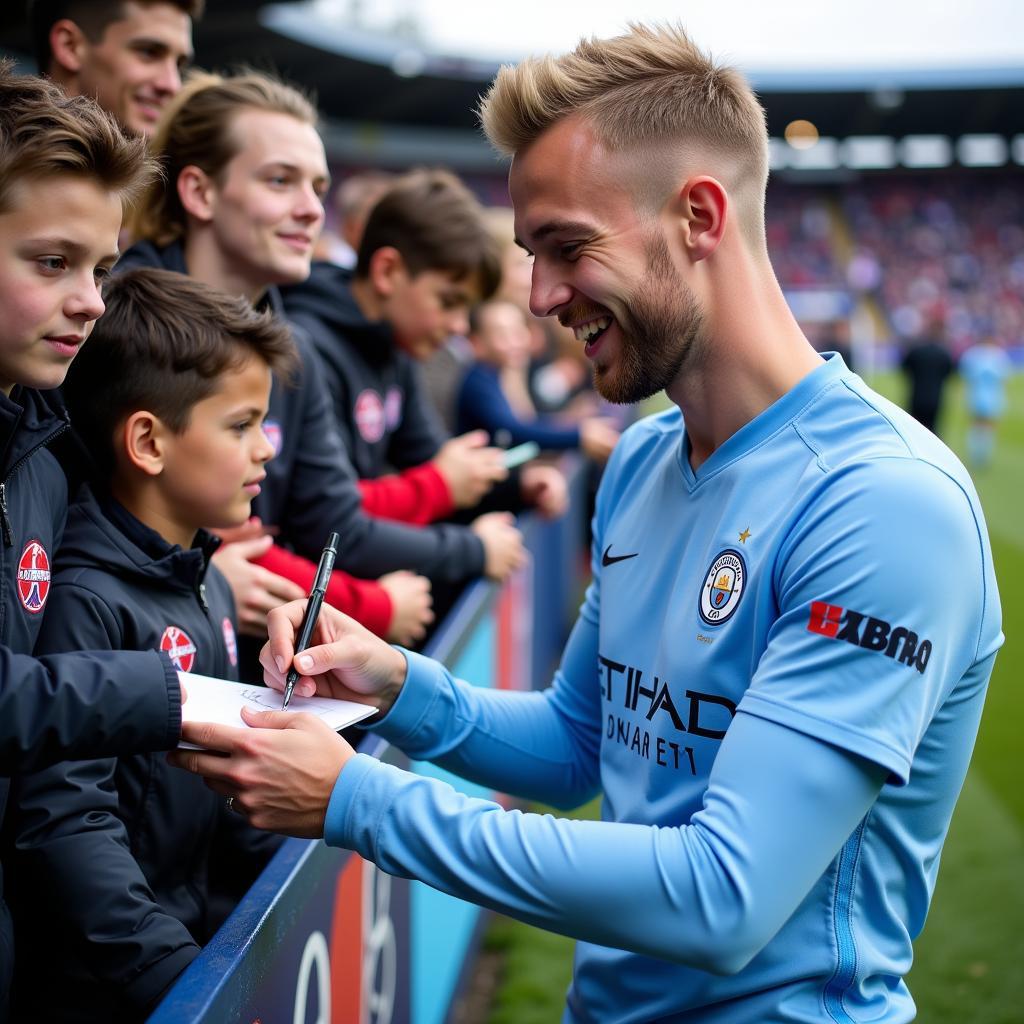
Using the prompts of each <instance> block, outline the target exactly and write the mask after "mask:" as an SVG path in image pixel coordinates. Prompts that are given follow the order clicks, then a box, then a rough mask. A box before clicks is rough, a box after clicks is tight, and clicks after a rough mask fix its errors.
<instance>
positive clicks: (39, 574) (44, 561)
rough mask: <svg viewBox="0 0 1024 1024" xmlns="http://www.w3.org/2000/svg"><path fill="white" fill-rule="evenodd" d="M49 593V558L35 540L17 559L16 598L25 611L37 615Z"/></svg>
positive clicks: (26, 546)
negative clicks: (19, 600)
mask: <svg viewBox="0 0 1024 1024" xmlns="http://www.w3.org/2000/svg"><path fill="white" fill-rule="evenodd" d="M49 593H50V557H49V555H47V553H46V549H45V548H44V547H43V545H42V544H40V543H39V541H37V540H30V541H29V542H28V543H27V544H26V545H25V550H24V551H22V553H21V558H19V559H18V597H19V598H20V599H21V603H22V606H23V607H24V608H25V610H26V611H29V612H31V613H32V614H33V615H38V614H39V613H40V612H41V611H42V610H43V606H44V605H45V604H46V595H47V594H49Z"/></svg>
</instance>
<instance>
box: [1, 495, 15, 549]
mask: <svg viewBox="0 0 1024 1024" xmlns="http://www.w3.org/2000/svg"><path fill="white" fill-rule="evenodd" d="M0 524H2V525H3V533H4V547H6V548H9V547H10V546H11V545H12V544H13V543H14V531H13V530H12V529H11V517H10V516H9V515H8V514H7V481H6V480H4V481H3V482H2V483H0Z"/></svg>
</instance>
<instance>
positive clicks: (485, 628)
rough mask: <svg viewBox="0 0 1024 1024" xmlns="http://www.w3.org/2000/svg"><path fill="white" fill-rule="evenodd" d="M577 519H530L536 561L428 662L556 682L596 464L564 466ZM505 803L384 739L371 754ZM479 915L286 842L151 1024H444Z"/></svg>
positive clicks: (512, 681) (345, 854)
mask: <svg viewBox="0 0 1024 1024" xmlns="http://www.w3.org/2000/svg"><path fill="white" fill-rule="evenodd" d="M562 465H563V468H564V469H566V471H567V475H568V476H569V479H570V491H571V502H570V510H569V513H568V514H567V515H566V516H565V517H563V518H562V519H560V520H558V521H557V522H544V521H541V520H539V519H537V518H536V517H533V516H527V517H524V518H523V520H522V523H521V525H522V529H523V533H524V537H525V540H526V546H527V548H528V550H529V551H530V555H531V558H530V562H529V565H528V566H527V567H526V568H525V569H524V570H523V571H521V572H519V573H517V574H516V575H515V577H513V578H512V579H511V580H509V581H508V582H507V583H506V584H505V585H504V586H502V587H500V588H499V587H497V586H495V585H493V584H490V583H487V582H485V581H478V582H476V583H474V584H473V585H471V586H470V587H468V588H467V589H466V591H465V592H464V593H463V594H462V595H461V596H460V598H459V600H458V601H457V602H456V604H455V605H454V606H453V608H452V610H451V611H450V613H449V614H448V615H447V616H446V618H445V620H444V621H443V622H442V623H441V625H440V626H439V628H438V629H437V630H436V631H435V633H434V635H433V637H432V639H431V641H430V643H429V644H428V645H427V647H426V649H425V653H427V654H429V655H431V656H432V657H434V658H437V659H438V660H439V661H442V662H443V663H444V664H445V665H447V666H448V667H449V669H451V670H452V672H453V673H454V674H455V675H457V676H459V677H461V678H464V679H468V680H471V681H472V682H473V683H475V684H477V685H481V686H491V687H496V688H500V689H529V688H530V687H532V686H534V685H538V686H544V685H546V683H547V681H548V680H549V678H550V675H551V671H552V669H553V668H554V666H555V664H556V662H557V658H558V656H559V654H560V652H561V649H562V645H563V644H564V642H565V637H566V635H567V632H568V628H569V626H570V625H571V622H572V619H573V618H574V616H575V611H576V606H577V603H578V598H579V590H580V580H581V566H582V564H583V561H582V560H583V557H584V551H583V549H584V545H585V511H584V510H585V503H586V501H587V473H586V467H585V466H584V465H581V464H580V463H579V462H578V461H576V460H574V459H573V458H572V457H566V458H565V460H564V461H563V464H562ZM360 749H361V750H363V751H365V752H369V753H371V754H374V755H375V756H377V757H380V758H381V760H384V761H386V762H388V763H391V764H396V765H399V766H401V767H403V768H411V770H413V771H415V772H418V773H420V774H424V775H430V776H433V777H436V778H443V779H446V780H448V781H449V782H451V783H452V784H453V785H454V786H455V787H456V788H457V789H459V790H461V791H462V792H464V793H467V794H470V795H474V796H486V797H489V798H495V794H493V793H490V792H488V791H485V790H483V789H481V788H480V787H478V786H474V785H472V784H470V783H468V782H465V781H464V780H461V779H458V778H456V777H455V776H453V775H450V774H449V773H447V772H444V771H442V770H440V769H438V768H435V767H433V766H432V765H428V764H424V763H419V762H416V763H410V762H409V760H408V759H407V758H405V757H404V755H402V754H401V753H400V752H399V751H397V750H395V749H394V748H392V747H389V746H388V744H386V743H385V742H384V741H382V740H380V739H378V738H376V737H372V736H371V737H369V739H368V742H366V743H364V745H363V746H362V747H361V748H360ZM481 925H482V917H481V911H480V910H479V909H478V908H477V907H475V906H473V905H471V904H468V903H465V902H463V901H462V900H458V899H455V898H453V897H451V896H447V895H445V894H444V893H440V892H437V891H436V890H434V889H431V888H429V887H428V886H425V885H423V884H422V883H419V882H410V881H408V880H406V879H401V878H394V877H392V876H390V875H387V874H385V873H384V872H382V871H380V870H378V869H377V868H376V867H375V866H374V865H373V864H371V863H369V862H367V861H364V860H363V859H362V858H360V857H358V856H356V855H355V854H353V853H350V852H349V851H347V850H338V849H332V848H329V847H327V846H325V845H324V843H323V842H322V841H316V842H312V841H308V840H300V839H288V840H286V841H285V842H284V844H283V845H282V847H281V848H280V849H279V850H278V852H277V853H276V855H275V856H274V858H273V859H272V860H271V862H270V863H269V864H268V865H267V867H266V869H265V870H264V871H263V873H262V874H261V875H260V877H259V878H258V879H257V881H256V883H255V885H254V886H253V887H252V888H251V889H250V890H249V892H248V893H247V894H246V896H245V897H244V899H243V900H242V901H241V902H240V903H239V905H238V906H237V907H236V908H235V910H234V912H233V913H232V914H231V916H230V917H229V918H228V920H227V921H226V922H225V923H224V925H223V926H222V927H221V929H220V930H219V931H218V932H217V934H216V935H215V936H214V937H213V938H212V939H211V941H210V942H209V943H208V944H207V946H206V947H205V948H204V949H203V951H202V953H201V954H200V955H199V957H197V958H196V960H194V961H193V962H192V964H191V965H190V966H189V967H188V968H187V970H185V971H184V973H183V974H182V976H181V977H180V978H179V979H178V981H177V982H176V983H175V985H174V986H173V988H172V989H171V990H170V991H169V992H168V994H167V996H166V997H165V998H164V1000H163V1001H162V1002H161V1003H160V1005H159V1006H158V1007H157V1009H156V1010H155V1012H154V1013H153V1014H152V1016H151V1017H150V1018H149V1021H150V1024H225V1022H232V1024H234V1022H240V1024H283V1022H287V1024H391V1022H394V1024H442V1022H444V1021H445V1020H447V1019H448V1017H449V1015H450V1012H451V1009H452V1006H453V1003H454V1001H455V999H456V998H457V996H458V994H459V992H460V991H461V989H462V987H463V984H464V982H465V980H466V975H467V969H468V968H471V966H472V961H473V956H472V954H473V953H474V952H475V948H476V945H477V942H478V940H479V932H480V930H481Z"/></svg>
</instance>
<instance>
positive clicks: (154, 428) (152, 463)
mask: <svg viewBox="0 0 1024 1024" xmlns="http://www.w3.org/2000/svg"><path fill="white" fill-rule="evenodd" d="M166 437H167V428H166V427H165V426H164V424H163V421H162V420H161V419H160V418H159V417H158V416H154V415H153V413H151V412H147V411H146V410H145V409H140V410H139V411H138V412H133V413H132V414H131V416H129V417H128V419H126V420H125V421H124V426H123V427H122V428H121V445H122V450H123V451H124V454H125V455H126V456H127V458H128V461H129V462H130V463H131V464H132V465H133V466H134V467H135V468H136V469H138V470H140V471H141V472H143V473H145V474H146V476H159V475H160V474H161V473H162V472H163V470H164V454H165V446H164V441H165V439H166Z"/></svg>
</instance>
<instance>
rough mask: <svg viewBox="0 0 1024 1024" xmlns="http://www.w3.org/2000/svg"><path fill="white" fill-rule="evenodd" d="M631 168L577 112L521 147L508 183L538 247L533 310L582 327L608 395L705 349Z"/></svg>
mask: <svg viewBox="0 0 1024 1024" xmlns="http://www.w3.org/2000/svg"><path fill="white" fill-rule="evenodd" d="M623 167H624V161H623V160H622V159H621V158H617V157H613V158H609V154H608V153H607V151H606V150H605V149H604V148H603V147H602V146H601V145H600V143H599V142H598V141H597V140H596V138H595V137H594V134H593V132H592V130H591V129H590V128H589V126H588V125H587V124H586V122H585V121H583V120H582V119H581V118H580V117H579V116H575V117H570V118H566V119H564V120H563V121H560V122H558V123H557V124H555V125H554V126H553V127H551V128H549V129H548V130H547V131H546V132H544V133H543V134H542V135H541V136H540V137H539V138H538V139H536V140H535V141H534V142H533V143H531V144H530V145H529V146H527V147H526V148H525V149H524V150H522V151H520V152H519V153H518V154H517V155H516V157H515V160H514V161H513V164H512V170H511V172H510V175H509V191H510V193H511V196H512V202H513V206H514V208H515V213H516V237H517V238H518V239H519V241H520V243H521V244H522V245H523V246H524V247H525V248H526V249H527V250H528V251H530V252H532V253H533V256H534V265H533V282H532V291H531V297H530V308H531V311H532V312H533V313H534V315H535V316H556V317H557V318H558V320H559V322H560V323H562V324H563V326H566V327H569V328H571V329H572V330H573V331H574V333H575V335H576V338H577V340H578V341H580V342H581V343H582V344H583V345H584V346H585V351H586V354H587V356H588V358H589V359H591V361H592V363H593V366H594V382H595V385H596V387H597V389H598V391H600V392H601V394H602V395H603V396H604V397H605V398H607V399H608V400H609V401H613V402H636V401H639V400H641V399H642V398H646V397H649V396H650V395H653V394H655V393H657V392H658V391H661V390H663V389H664V388H666V387H668V386H669V384H671V383H672V381H673V380H674V379H675V378H676V377H677V376H678V375H679V373H680V372H681V371H682V369H683V366H684V364H686V362H687V361H688V360H689V359H691V358H693V357H695V356H696V355H698V354H699V353H700V352H701V351H702V350H703V347H704V333H703V321H704V317H703V315H702V312H701V309H700V306H699V303H698V302H697V299H696V297H695V296H694V294H693V292H692V291H691V290H690V289H689V288H688V287H687V285H686V282H685V280H684V279H683V276H682V273H681V271H680V269H679V268H678V267H677V265H676V261H675V259H674V257H673V255H672V252H671V250H670V249H669V246H668V244H667V241H666V235H665V228H664V227H663V226H662V224H661V222H660V221H659V220H658V218H657V216H656V215H655V214H648V215H643V214H641V213H640V212H638V206H639V205H640V204H639V203H638V201H637V200H636V197H635V196H634V194H633V193H631V192H630V191H629V190H628V188H627V187H626V185H625V184H624V179H623V177H622V176H621V170H622V168H623ZM615 168H618V169H619V170H620V177H618V178H616V177H615V170H614V169H615Z"/></svg>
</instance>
